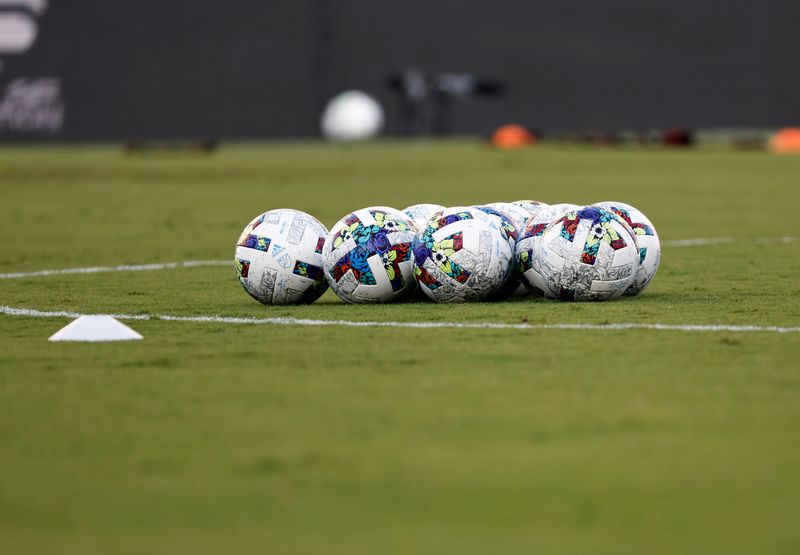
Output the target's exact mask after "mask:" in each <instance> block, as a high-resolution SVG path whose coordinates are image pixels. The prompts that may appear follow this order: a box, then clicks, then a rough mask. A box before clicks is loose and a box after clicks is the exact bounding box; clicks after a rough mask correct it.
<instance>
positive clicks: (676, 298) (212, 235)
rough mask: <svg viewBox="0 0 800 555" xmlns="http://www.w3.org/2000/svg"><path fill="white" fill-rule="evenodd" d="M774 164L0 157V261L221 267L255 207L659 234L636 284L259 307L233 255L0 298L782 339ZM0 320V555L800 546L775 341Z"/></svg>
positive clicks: (796, 410)
mask: <svg viewBox="0 0 800 555" xmlns="http://www.w3.org/2000/svg"><path fill="white" fill-rule="evenodd" d="M799 185H800V157H774V156H770V155H768V154H766V153H754V152H747V153H736V152H729V151H726V150H724V149H722V148H709V149H698V150H692V151H662V150H639V149H622V150H605V149H596V150H592V149H570V148H553V147H543V148H539V149H536V150H532V151H529V152H519V153H501V152H493V151H489V150H486V149H483V148H481V147H479V146H477V145H475V144H472V143H468V142H446V143H424V142H418V143H391V142H387V143H379V144H374V145H363V146H355V147H352V148H339V147H329V146H324V145H318V144H288V145H286V144H284V145H281V144H274V145H237V146H230V147H226V148H223V149H222V151H220V152H219V153H218V154H217V155H214V156H211V157H207V158H204V157H191V156H185V157H181V156H176V157H164V156H140V157H126V156H124V155H123V154H122V153H121V152H120V151H119V150H118V149H117V148H113V147H38V148H35V147H4V148H2V149H0V273H6V272H19V271H34V270H39V269H49V268H70V267H83V266H96V265H116V264H124V263H132V264H137V263H149V262H158V261H180V260H191V259H224V258H229V257H232V254H233V243H234V242H235V240H236V238H237V237H238V234H239V232H240V231H241V228H242V227H243V226H244V225H245V224H246V223H247V222H248V221H249V220H250V219H251V218H252V217H253V216H255V215H256V214H257V213H259V212H260V211H263V210H266V209H268V208H277V207H294V208H299V209H303V210H306V211H308V212H311V213H312V214H315V215H316V216H317V217H319V218H320V219H321V220H322V221H323V222H324V223H325V224H327V225H329V226H330V225H331V224H333V223H334V222H335V221H336V220H337V219H338V218H339V217H341V216H343V215H344V214H345V213H347V212H349V211H350V210H352V209H356V208H360V207H363V206H368V205H373V204H387V205H390V206H396V207H399V208H402V207H403V206H406V205H408V204H413V203H416V202H438V203H440V204H445V205H453V204H473V203H479V202H490V201H494V200H515V199H517V198H535V199H539V200H543V201H546V202H575V203H589V202H594V201H600V200H623V201H627V202H630V203H632V204H634V205H636V206H638V207H640V208H641V209H643V210H644V211H645V212H646V213H647V214H648V216H650V218H651V219H652V220H653V221H654V223H655V224H656V226H657V227H658V230H659V233H660V235H661V238H662V240H666V241H669V240H674V239H684V238H692V237H722V236H726V237H735V238H737V239H740V241H738V242H737V243H735V244H727V245H717V246H710V247H694V248H676V247H665V248H664V250H663V259H662V266H661V269H660V270H659V273H658V275H657V276H656V279H655V280H654V282H653V284H652V285H651V287H650V288H649V289H648V290H647V291H645V293H643V294H642V295H641V296H640V297H638V298H634V299H624V300H621V301H617V302H613V303H606V304H602V303H597V304H568V303H552V302H544V301H534V300H522V301H516V302H505V303H494V304H470V305H460V306H439V305H432V304H427V303H410V304H402V305H386V306H379V307H375V306H349V305H344V304H342V303H341V302H339V301H338V299H336V297H335V296H334V295H333V294H332V293H330V292H329V293H327V294H326V295H325V296H324V297H323V298H322V299H320V301H318V302H317V303H315V304H314V305H311V306H305V307H263V306H260V305H258V304H257V303H255V302H253V301H252V300H251V299H250V298H249V297H248V296H247V295H246V294H245V293H244V292H243V291H242V290H241V288H240V286H239V285H238V283H237V281H236V279H235V276H234V271H233V269H232V267H231V268H224V267H217V268H196V269H176V270H163V271H154V272H136V273H106V274H92V275H62V276H49V277H38V278H22V279H13V280H0V304H3V305H10V306H14V307H25V308H35V309H40V310H65V309H67V310H74V311H83V312H116V313H162V314H179V315H207V314H219V315H228V316H295V317H310V318H320V319H351V320H382V319H383V320H393V321H417V320H425V321H463V322H468V321H478V322H486V321H494V322H511V323H517V322H520V321H523V320H524V319H527V321H529V322H530V323H539V322H545V323H557V322H586V323H603V322H659V323H669V324H685V323H691V324H741V325H780V326H799V325H800V279H798V275H800V241H798V242H793V243H789V244H778V243H760V242H758V241H757V240H756V239H757V238H765V237H778V236H793V237H798V236H800V220H799V219H798V218H797V217H796V216H795V215H794V207H795V206H796V205H797V204H798V201H800V186H799ZM66 321H67V320H66V319H34V318H26V317H11V316H2V315H0V471H2V472H1V473H0V552H3V553H31V554H34V553H36V554H38V553H76V554H77V553H81V554H83V553H131V554H132V553H142V552H154V553H219V552H234V553H235V552H256V551H258V552H267V553H320V554H322V553H326V554H327V553H348V554H352V553H364V554H372V553H443V552H454V553H475V554H484V553H520V554H522V553H525V554H528V553H542V554H548V555H549V554H585V553H592V554H609V555H612V554H631V555H633V554H641V553H648V554H674V553H698V554H700V553H702V554H717V553H719V554H737V553H741V554H753V553H759V554H761V553H770V554H772V553H776V554H778V553H786V554H790V553H791V554H793V553H796V552H797V551H798V550H800V524H798V518H797V515H798V513H799V512H800V441H798V438H799V435H798V429H800V374H799V373H798V360H800V335H799V334H777V333H764V332H760V333H738V334H737V333H732V332H695V333H688V332H666V331H642V330H632V331H592V332H587V331H556V330H524V331H523V330H515V331H508V330H505V331H500V330H455V329H438V330H425V331H423V330H414V329H386V328H372V329H370V328H365V329H349V328H335V327H329V328H295V327H283V326H254V325H250V326H247V325H241V326H231V325H220V324H197V323H179V322H165V321H156V320H150V321H137V322H133V323H132V325H133V327H134V328H135V329H137V331H139V332H140V333H142V334H143V335H144V336H145V340H144V341H141V342H134V343H129V344H107V345H89V344H74V345H70V344H51V343H48V342H47V341H46V338H47V337H48V336H49V335H51V334H52V333H53V332H55V331H56V330H57V329H59V328H60V327H61V326H63V325H64V323H66Z"/></svg>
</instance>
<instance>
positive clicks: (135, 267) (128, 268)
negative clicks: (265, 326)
mask: <svg viewBox="0 0 800 555" xmlns="http://www.w3.org/2000/svg"><path fill="white" fill-rule="evenodd" d="M204 266H230V267H231V268H233V259H231V260H188V261H186V262H163V263H159V264H122V265H120V266H92V267H90V268H66V269H63V270H38V271H35V272H14V273H11V274H0V279H14V278H26V277H44V276H58V275H64V274H100V273H103V272H144V271H151V270H171V269H174V268H201V267H204Z"/></svg>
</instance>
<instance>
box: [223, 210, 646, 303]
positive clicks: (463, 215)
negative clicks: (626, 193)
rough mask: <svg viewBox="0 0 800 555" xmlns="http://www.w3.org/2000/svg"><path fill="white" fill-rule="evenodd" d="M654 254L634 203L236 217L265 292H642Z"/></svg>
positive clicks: (583, 295) (254, 287) (365, 296)
mask: <svg viewBox="0 0 800 555" xmlns="http://www.w3.org/2000/svg"><path fill="white" fill-rule="evenodd" d="M660 257H661V247H660V244H659V240H658V234H657V233H656V230H655V227H654V226H653V224H652V222H650V220H649V219H647V217H646V216H645V215H644V214H643V213H642V212H640V211H639V210H637V209H636V208H634V207H633V206H630V205H628V204H625V203H622V202H613V201H609V202H599V203H597V204H593V205H589V206H577V205H574V204H555V205H547V204H544V203H541V202H537V201H530V200H529V201H516V202H511V203H508V202H497V203H493V204H488V205H485V206H457V207H452V208H445V207H444V206H439V205H435V204H416V205H413V206H409V207H408V208H405V209H404V210H402V211H401V210H396V209H394V208H389V207H387V206H373V207H369V208H364V209H362V210H356V211H355V212H352V213H350V214H348V215H346V216H345V217H344V218H342V219H341V220H339V221H338V222H336V224H335V225H334V226H333V228H332V229H331V230H330V231H328V230H327V229H326V228H325V226H324V225H322V224H321V223H320V222H319V221H318V220H317V219H316V218H314V217H313V216H310V215H309V214H306V213H305V212H300V211H298V210H292V209H280V210H270V211H269V212H265V213H263V214H261V215H260V216H258V217H257V218H256V219H254V220H253V221H252V222H250V223H249V224H248V225H247V226H246V227H245V228H244V231H243V232H242V234H241V236H240V237H239V241H238V242H237V243H236V257H235V264H236V270H237V273H238V276H239V280H240V281H241V283H242V285H243V286H244V289H245V290H246V291H247V292H248V293H249V294H250V295H251V296H252V297H253V298H254V299H256V300H258V301H259V302H261V303H264V304H296V303H311V302H314V301H315V300H316V299H318V298H319V297H320V296H321V295H322V294H323V293H324V292H325V290H326V289H327V288H328V286H329V285H330V287H331V288H332V289H333V290H334V292H336V294H337V295H339V297H341V298H342V299H343V300H345V301H347V302H350V303H383V302H392V301H397V300H401V299H409V298H414V292H415V291H417V290H421V291H422V293H423V294H424V295H425V296H426V297H428V298H430V299H433V300H434V301H436V302H441V303H448V302H463V301H483V300H498V299H503V298H508V297H512V296H516V297H519V296H525V295H528V294H533V295H535V296H538V297H546V298H550V299H561V300H569V301H604V300H610V299H615V298H618V297H620V296H622V295H637V294H638V293H640V292H642V291H643V290H644V288H645V287H647V285H648V284H649V283H650V281H651V280H652V279H653V276H654V275H655V273H656V270H657V269H658V264H659V260H660ZM417 296H419V295H417Z"/></svg>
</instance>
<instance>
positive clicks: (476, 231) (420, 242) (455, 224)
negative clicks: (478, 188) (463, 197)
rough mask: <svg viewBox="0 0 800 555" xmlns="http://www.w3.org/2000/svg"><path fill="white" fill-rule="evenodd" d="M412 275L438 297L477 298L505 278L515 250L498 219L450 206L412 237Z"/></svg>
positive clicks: (444, 300) (454, 299)
mask: <svg viewBox="0 0 800 555" xmlns="http://www.w3.org/2000/svg"><path fill="white" fill-rule="evenodd" d="M413 250H414V257H413V258H414V275H415V276H416V277H417V281H418V282H419V284H420V287H421V288H422V291H423V292H424V293H425V294H426V295H427V296H428V297H430V298H431V299H433V300H434V301H436V302H441V303H449V302H464V301H479V300H483V299H486V298H487V297H489V296H490V295H492V294H493V293H496V292H497V291H498V290H499V289H500V288H501V287H502V286H503V284H504V283H505V282H506V279H507V278H508V274H509V270H510V268H511V260H512V256H513V251H512V249H511V245H510V244H509V238H508V235H507V234H506V232H505V231H504V230H503V229H502V227H501V226H500V224H499V223H498V222H497V220H496V219H494V218H492V217H490V216H489V215H488V214H485V213H483V212H481V211H480V210H477V209H475V208H467V207H463V206H462V207H454V208H448V209H446V210H444V212H442V213H441V214H439V215H438V217H436V218H432V219H431V220H430V221H429V222H428V225H427V226H425V228H424V229H421V230H420V231H419V232H417V235H416V237H415V238H414V248H413Z"/></svg>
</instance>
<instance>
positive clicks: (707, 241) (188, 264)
mask: <svg viewBox="0 0 800 555" xmlns="http://www.w3.org/2000/svg"><path fill="white" fill-rule="evenodd" d="M738 240H739V239H735V238H733V237H705V238H702V237H701V238H696V239H676V240H673V241H662V243H661V245H662V246H666V247H703V246H709V245H727V244H730V243H733V242H735V241H738ZM795 240H796V237H789V236H784V237H761V238H755V239H744V241H749V242H754V243H759V244H771V243H778V244H782V245H788V244H789V243H793V242H794V241H795ZM232 265H233V263H232V262H231V261H230V260H187V261H185V262H163V263H154V264H122V265H119V266H91V267H89V268H65V269H59V270H37V271H34V272H13V273H10V274H0V279H17V278H28V277H46V276H58V275H65V274H99V273H105V272H143V271H152V270H171V269H175V268H202V267H207V266H232Z"/></svg>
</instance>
